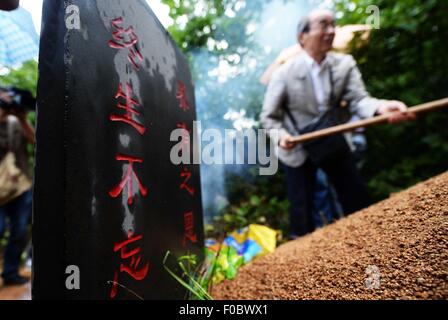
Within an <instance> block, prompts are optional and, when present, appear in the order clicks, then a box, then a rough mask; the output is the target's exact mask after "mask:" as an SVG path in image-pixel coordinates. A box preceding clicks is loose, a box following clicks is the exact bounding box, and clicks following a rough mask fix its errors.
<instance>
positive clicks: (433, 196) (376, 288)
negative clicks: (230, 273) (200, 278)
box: [212, 173, 448, 300]
mask: <svg viewBox="0 0 448 320" xmlns="http://www.w3.org/2000/svg"><path fill="white" fill-rule="evenodd" d="M212 296H213V297H214V298H215V299H238V300H239V299H255V300H258V299H448V173H445V174H443V175H441V176H438V177H436V178H433V179H431V180H429V181H427V182H425V183H422V184H419V185H417V186H415V187H413V188H411V189H409V190H407V191H404V192H401V193H398V194H395V195H393V196H392V197H391V198H390V199H388V200H386V201H383V202H381V203H378V204H376V205H374V206H371V207H369V208H367V209H365V210H363V211H360V212H358V213H356V214H354V215H351V216H350V217H348V218H345V219H342V220H340V221H338V222H337V223H335V224H333V225H330V226H328V227H325V228H323V229H320V230H318V231H316V232H314V233H313V234H311V235H308V236H306V237H303V238H300V239H298V240H296V241H292V242H289V243H287V244H285V245H283V246H280V247H279V248H278V249H277V251H276V252H275V253H273V254H271V255H269V256H266V257H263V258H260V259H258V260H256V261H254V262H253V263H251V264H249V265H247V266H244V267H243V268H241V269H240V272H239V274H238V277H237V279H236V280H234V281H226V282H224V283H222V284H220V285H218V286H215V287H214V288H213V290H212Z"/></svg>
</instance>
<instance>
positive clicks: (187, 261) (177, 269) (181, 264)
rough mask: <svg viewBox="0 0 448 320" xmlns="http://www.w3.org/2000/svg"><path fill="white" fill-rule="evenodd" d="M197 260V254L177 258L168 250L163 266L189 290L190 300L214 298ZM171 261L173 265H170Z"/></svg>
mask: <svg viewBox="0 0 448 320" xmlns="http://www.w3.org/2000/svg"><path fill="white" fill-rule="evenodd" d="M197 260H198V257H197V256H196V255H185V256H182V257H179V258H177V259H176V258H175V257H174V256H173V255H172V254H171V252H170V251H168V252H167V253H166V254H165V257H164V259H163V267H164V268H165V270H166V271H167V272H168V273H169V275H170V276H172V277H173V278H174V280H176V282H178V283H179V284H180V285H181V286H182V287H184V288H185V289H187V290H188V297H187V298H188V300H213V298H212V297H211V296H210V294H209V293H208V288H207V286H206V285H205V284H204V280H205V279H203V278H202V275H201V273H200V272H199V271H198V270H200V267H198V261H197ZM169 263H171V264H173V266H168V264H169Z"/></svg>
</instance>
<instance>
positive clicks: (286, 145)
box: [280, 134, 298, 150]
mask: <svg viewBox="0 0 448 320" xmlns="http://www.w3.org/2000/svg"><path fill="white" fill-rule="evenodd" d="M297 144H298V143H297V142H294V141H293V136H291V135H289V134H288V135H286V136H284V137H283V138H282V139H280V147H281V148H283V149H286V150H291V149H293V148H295V146H297Z"/></svg>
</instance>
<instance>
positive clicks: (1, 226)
mask: <svg viewBox="0 0 448 320" xmlns="http://www.w3.org/2000/svg"><path fill="white" fill-rule="evenodd" d="M31 203H32V196H31V191H27V192H25V193H24V194H22V195H21V196H19V197H18V198H16V199H14V200H12V201H11V202H8V203H7V204H5V205H3V206H0V238H2V237H3V235H4V232H5V229H6V222H7V219H8V220H9V239H8V244H7V245H6V249H5V252H4V268H3V272H2V277H3V278H4V279H11V278H13V277H15V276H17V275H18V274H19V264H20V257H21V255H22V253H23V252H24V250H25V248H26V245H27V240H28V225H29V221H30V216H31Z"/></svg>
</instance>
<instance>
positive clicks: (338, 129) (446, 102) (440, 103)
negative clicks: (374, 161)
mask: <svg viewBox="0 0 448 320" xmlns="http://www.w3.org/2000/svg"><path fill="white" fill-rule="evenodd" d="M444 107H448V98H445V99H441V100H436V101H432V102H428V103H424V104H421V105H418V106H415V107H412V108H408V110H407V112H410V113H414V114H420V113H425V112H429V111H433V110H436V109H441V108H444ZM387 121H388V116H387V115H381V116H377V117H373V118H369V119H365V120H361V121H356V122H351V123H346V124H341V125H338V126H334V127H330V128H327V129H323V130H319V131H315V132H311V133H307V134H303V135H300V136H297V137H294V138H293V140H292V141H293V142H295V143H302V142H306V141H310V140H315V139H318V138H323V137H327V136H331V135H333V134H336V133H342V132H347V131H353V130H355V129H358V128H365V127H369V126H373V125H375V124H380V123H385V122H387Z"/></svg>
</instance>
